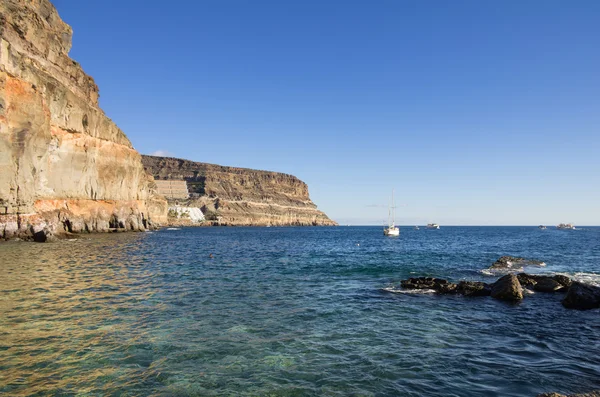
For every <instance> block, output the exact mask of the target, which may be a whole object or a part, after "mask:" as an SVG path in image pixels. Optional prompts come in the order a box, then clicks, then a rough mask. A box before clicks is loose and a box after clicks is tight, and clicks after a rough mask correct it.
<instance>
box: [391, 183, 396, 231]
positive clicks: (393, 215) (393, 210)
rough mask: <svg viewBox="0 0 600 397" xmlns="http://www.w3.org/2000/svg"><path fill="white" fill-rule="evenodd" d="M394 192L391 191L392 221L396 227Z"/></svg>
mask: <svg viewBox="0 0 600 397" xmlns="http://www.w3.org/2000/svg"><path fill="white" fill-rule="evenodd" d="M394 190H395V189H392V221H393V224H394V226H395V225H396V202H395V201H394Z"/></svg>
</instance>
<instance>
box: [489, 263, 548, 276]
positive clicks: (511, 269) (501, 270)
mask: <svg viewBox="0 0 600 397" xmlns="http://www.w3.org/2000/svg"><path fill="white" fill-rule="evenodd" d="M546 266H547V265H546V262H541V263H539V264H537V265H524V266H520V267H507V268H499V269H483V270H480V271H479V273H481V274H485V275H486V276H497V275H499V274H500V275H505V274H510V273H515V272H524V271H525V269H527V268H529V267H546Z"/></svg>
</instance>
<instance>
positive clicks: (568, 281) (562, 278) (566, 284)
mask: <svg viewBox="0 0 600 397" xmlns="http://www.w3.org/2000/svg"><path fill="white" fill-rule="evenodd" d="M552 278H553V279H554V280H556V281H558V282H559V283H560V284H561V285H562V286H563V287H567V288H569V287H570V286H571V284H572V283H573V280H571V279H570V278H569V277H567V276H563V275H561V274H557V275H555V276H554V277H552Z"/></svg>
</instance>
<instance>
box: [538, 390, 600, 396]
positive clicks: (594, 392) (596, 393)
mask: <svg viewBox="0 0 600 397" xmlns="http://www.w3.org/2000/svg"><path fill="white" fill-rule="evenodd" d="M537 397H600V390H594V391H591V392H588V393H581V394H569V395H568V396H567V395H564V394H559V393H542V394H538V395H537Z"/></svg>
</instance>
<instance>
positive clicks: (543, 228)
mask: <svg viewBox="0 0 600 397" xmlns="http://www.w3.org/2000/svg"><path fill="white" fill-rule="evenodd" d="M538 229H540V230H546V229H547V228H546V226H544V225H539V226H538Z"/></svg>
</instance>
